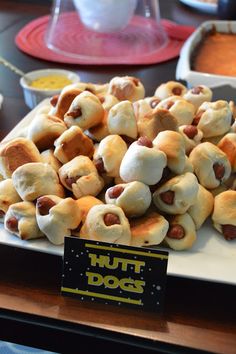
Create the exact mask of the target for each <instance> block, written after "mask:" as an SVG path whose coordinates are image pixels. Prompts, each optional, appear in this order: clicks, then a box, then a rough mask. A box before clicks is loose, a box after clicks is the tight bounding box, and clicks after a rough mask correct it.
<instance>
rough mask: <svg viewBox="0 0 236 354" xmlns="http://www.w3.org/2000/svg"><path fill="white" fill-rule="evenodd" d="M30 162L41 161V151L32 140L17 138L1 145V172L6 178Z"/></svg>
mask: <svg viewBox="0 0 236 354" xmlns="http://www.w3.org/2000/svg"><path fill="white" fill-rule="evenodd" d="M28 162H41V156H40V152H39V150H38V149H37V147H36V145H35V144H34V143H33V142H32V141H31V140H29V139H26V138H15V139H12V140H10V141H8V142H6V143H2V144H1V145H0V174H2V175H3V177H4V178H9V177H11V176H12V173H13V172H14V171H15V170H16V169H17V167H19V166H22V165H24V164H25V163H28Z"/></svg>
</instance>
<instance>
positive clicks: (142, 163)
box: [120, 137, 167, 185]
mask: <svg viewBox="0 0 236 354" xmlns="http://www.w3.org/2000/svg"><path fill="white" fill-rule="evenodd" d="M166 164H167V158H166V155H165V154H164V152H162V151H160V150H159V149H158V148H157V147H156V146H155V145H153V144H152V142H151V141H150V140H149V139H146V138H145V137H141V138H139V139H138V141H135V142H134V143H132V144H131V145H130V147H129V148H128V150H127V152H126V154H125V156H124V158H123V160H122V162H121V165H120V177H121V178H122V179H123V180H124V181H125V182H133V181H139V182H143V183H145V184H148V185H154V184H156V183H157V182H159V181H160V179H161V177H162V174H163V169H164V168H165V167H166Z"/></svg>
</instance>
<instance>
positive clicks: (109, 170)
mask: <svg viewBox="0 0 236 354" xmlns="http://www.w3.org/2000/svg"><path fill="white" fill-rule="evenodd" d="M126 151H127V145H126V143H125V142H124V140H123V139H122V138H121V137H120V136H119V135H115V134H114V135H109V136H107V137H106V138H104V139H102V141H101V142H100V143H99V145H98V147H97V149H96V150H95V153H94V156H93V162H94V165H95V166H96V168H97V171H98V173H99V174H101V175H104V174H106V175H107V176H110V177H117V176H119V175H120V172H119V171H120V164H121V161H122V159H123V157H124V155H125V153H126Z"/></svg>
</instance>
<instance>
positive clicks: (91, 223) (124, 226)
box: [80, 204, 131, 245]
mask: <svg viewBox="0 0 236 354" xmlns="http://www.w3.org/2000/svg"><path fill="white" fill-rule="evenodd" d="M80 237H81V238H83V239H87V240H94V241H102V242H109V243H117V244H120V245H130V240H131V232H130V225H129V221H128V219H127V218H126V216H125V214H124V212H123V210H122V209H121V208H119V207H118V206H116V205H111V204H103V205H95V206H94V207H92V208H91V209H90V210H89V212H88V214H87V217H86V220H85V223H84V225H83V226H82V228H81V232H80Z"/></svg>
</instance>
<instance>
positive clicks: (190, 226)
mask: <svg viewBox="0 0 236 354" xmlns="http://www.w3.org/2000/svg"><path fill="white" fill-rule="evenodd" d="M169 223H170V224H169V230H168V232H167V235H166V237H165V238H164V243H166V244H167V245H168V246H169V247H170V248H172V249H173V250H176V251H183V250H187V249H189V248H191V247H192V245H193V244H194V242H195V241H196V239H197V235H196V230H195V225H194V222H193V220H192V218H191V216H189V214H188V213H185V214H181V215H175V216H173V217H172V218H171V219H170V220H169Z"/></svg>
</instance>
